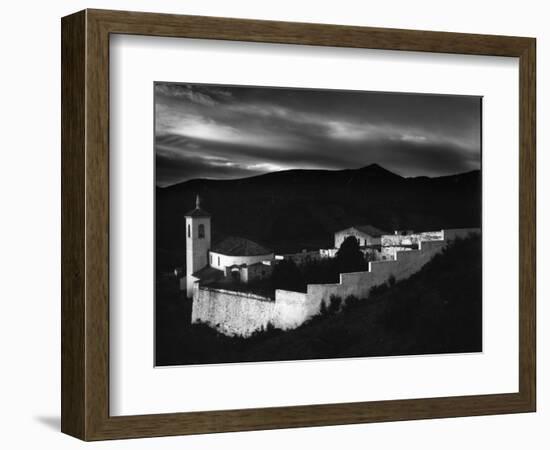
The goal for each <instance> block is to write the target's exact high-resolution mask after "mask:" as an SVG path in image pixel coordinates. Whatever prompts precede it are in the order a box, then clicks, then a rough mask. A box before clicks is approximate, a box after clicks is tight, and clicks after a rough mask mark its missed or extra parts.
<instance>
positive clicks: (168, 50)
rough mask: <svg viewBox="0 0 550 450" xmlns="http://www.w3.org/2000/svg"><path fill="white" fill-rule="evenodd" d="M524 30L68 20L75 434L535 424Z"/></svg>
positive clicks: (65, 358)
mask: <svg viewBox="0 0 550 450" xmlns="http://www.w3.org/2000/svg"><path fill="white" fill-rule="evenodd" d="M535 131H536V130H535V39H533V38H526V37H506V36H488V35H472V34H458V33H443V32H435V31H416V30H397V29H380V28H367V27H349V26H338V25H319V24H305V23H287V22H271V21H254V20H241V19H228V18H215V17H198V16H178V15H168V14H153V13H134V12H122V11H104V10H85V11H81V12H78V13H75V14H73V15H70V16H67V17H64V18H63V19H62V431H63V432H65V433H67V434H70V435H73V436H76V437H78V438H81V439H83V440H101V439H117V438H131V437H149V436H167V435H182V434H197V433H211V432H224V431H243V430H260V429H273V428H290V427H305V426H320V425H335V424H349V423H368V422H379V421H396V420H410V419H425V418H441V417H457V416H472V415H486V414H504V413H516V412H532V411H535V408H536V383H535V379H536V365H535V364H536V341H535V336H536V333H535V322H536V320H535V299H536V297H535V279H536V267H535V242H536V236H535V214H536V212H535V171H536V170H535V169H536V162H535V140H536V139H535V137H536V134H535Z"/></svg>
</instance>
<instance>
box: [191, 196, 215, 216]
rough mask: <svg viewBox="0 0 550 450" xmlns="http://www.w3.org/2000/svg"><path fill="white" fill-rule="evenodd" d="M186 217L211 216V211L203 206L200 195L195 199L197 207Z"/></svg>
mask: <svg viewBox="0 0 550 450" xmlns="http://www.w3.org/2000/svg"><path fill="white" fill-rule="evenodd" d="M185 217H210V213H209V212H207V211H205V210H204V209H202V208H201V199H200V197H199V196H198V195H197V198H196V200H195V209H192V210H191V211H189V212H187V214H185Z"/></svg>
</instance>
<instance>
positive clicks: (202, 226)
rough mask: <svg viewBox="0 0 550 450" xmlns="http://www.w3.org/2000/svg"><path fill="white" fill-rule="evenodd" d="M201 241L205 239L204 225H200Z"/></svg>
mask: <svg viewBox="0 0 550 450" xmlns="http://www.w3.org/2000/svg"><path fill="white" fill-rule="evenodd" d="M199 239H204V225H203V224H202V223H201V224H200V225H199Z"/></svg>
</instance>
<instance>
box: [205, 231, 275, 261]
mask: <svg viewBox="0 0 550 450" xmlns="http://www.w3.org/2000/svg"><path fill="white" fill-rule="evenodd" d="M211 251H213V252H215V253H221V254H222V255H228V256H258V255H267V254H270V253H273V252H272V250H270V249H268V248H266V247H264V246H263V245H260V244H258V243H257V242H254V241H251V240H250V239H246V238H242V237H237V236H229V237H226V238H225V239H222V240H221V241H219V242H217V243H216V244H214V245H213V246H212V249H211Z"/></svg>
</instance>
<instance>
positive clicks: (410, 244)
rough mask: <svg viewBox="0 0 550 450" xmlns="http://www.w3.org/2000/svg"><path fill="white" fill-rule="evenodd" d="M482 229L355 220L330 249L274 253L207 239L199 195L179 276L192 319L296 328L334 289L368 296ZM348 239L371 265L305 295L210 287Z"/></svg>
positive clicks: (260, 273)
mask: <svg viewBox="0 0 550 450" xmlns="http://www.w3.org/2000/svg"><path fill="white" fill-rule="evenodd" d="M479 232H480V230H479V229H475V228H474V229H453V230H438V231H428V232H420V233H415V232H413V231H412V230H399V231H394V232H393V233H386V232H384V231H383V230H380V229H378V228H376V227H374V226H372V225H354V226H352V227H349V228H346V229H343V230H340V231H337V232H336V233H335V234H334V247H333V248H328V249H318V250H314V251H313V250H310V251H307V250H303V251H301V252H298V253H292V254H275V253H274V252H273V250H271V249H269V248H267V247H266V246H264V245H261V244H259V243H257V242H254V241H252V240H250V239H247V238H244V237H236V236H228V237H226V238H224V239H223V240H221V241H220V242H217V243H215V244H212V242H211V215H210V213H208V212H207V211H206V210H204V209H203V208H202V207H201V204H200V198H199V196H197V198H196V204H195V208H194V209H193V210H191V211H189V212H188V213H187V214H186V215H185V233H186V252H187V254H186V274H185V277H183V278H181V280H180V288H181V289H182V290H185V291H186V294H187V297H188V298H192V299H193V313H192V317H193V318H192V320H193V321H194V322H204V323H208V324H209V325H211V326H213V327H215V328H217V329H219V331H221V332H223V333H225V334H228V335H243V336H246V335H249V334H251V333H252V332H254V331H256V330H259V329H262V328H265V327H266V326H267V324H268V323H270V324H271V325H274V326H276V327H279V328H284V329H288V328H294V327H296V326H299V325H300V324H301V323H303V322H304V321H305V320H307V318H308V317H311V316H312V315H315V314H316V313H317V312H318V310H319V308H320V306H321V303H323V302H327V301H328V298H329V296H330V295H332V294H333V293H334V292H336V293H346V294H348V295H356V296H361V295H365V294H366V293H368V290H369V289H370V288H371V287H372V286H374V285H376V284H381V283H383V282H384V281H386V280H387V279H388V278H389V277H390V276H393V277H394V278H396V279H403V278H406V277H408V276H410V275H411V274H413V273H414V272H416V271H418V270H420V268H421V267H422V266H423V265H424V264H425V263H426V262H428V261H429V260H430V259H431V258H432V257H433V256H435V254H437V253H439V252H440V251H441V250H442V249H443V248H444V247H445V245H446V244H447V243H448V242H450V241H451V240H453V239H455V238H457V237H466V236H468V235H470V234H472V233H474V234H475V233H479ZM350 236H352V237H354V238H355V239H356V240H357V242H358V244H359V248H360V250H361V252H362V253H363V254H364V255H365V258H366V260H367V261H369V270H368V271H365V272H357V273H354V274H341V275H340V283H337V284H325V285H323V284H320V285H308V290H307V293H298V292H292V291H282V290H279V289H278V290H277V291H276V293H275V299H274V300H273V299H268V298H264V297H261V296H257V295H255V294H253V293H247V292H246V291H244V292H243V291H242V290H240V291H239V292H234V291H231V290H227V289H219V288H218V289H215V288H212V285H215V283H216V282H219V281H221V280H226V281H229V282H231V281H236V282H238V283H239V284H241V285H246V284H247V283H250V282H252V281H255V280H261V279H264V278H267V277H270V276H271V274H272V271H273V268H274V266H275V265H276V264H277V263H278V262H279V261H281V260H292V261H294V262H295V263H296V264H297V265H301V264H305V263H307V262H310V261H312V260H316V259H322V258H333V257H335V256H336V254H337V252H338V250H339V248H340V247H341V245H342V244H343V242H344V241H345V240H346V239H347V238H348V237H350ZM258 302H260V303H258ZM267 303H271V305H267Z"/></svg>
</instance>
